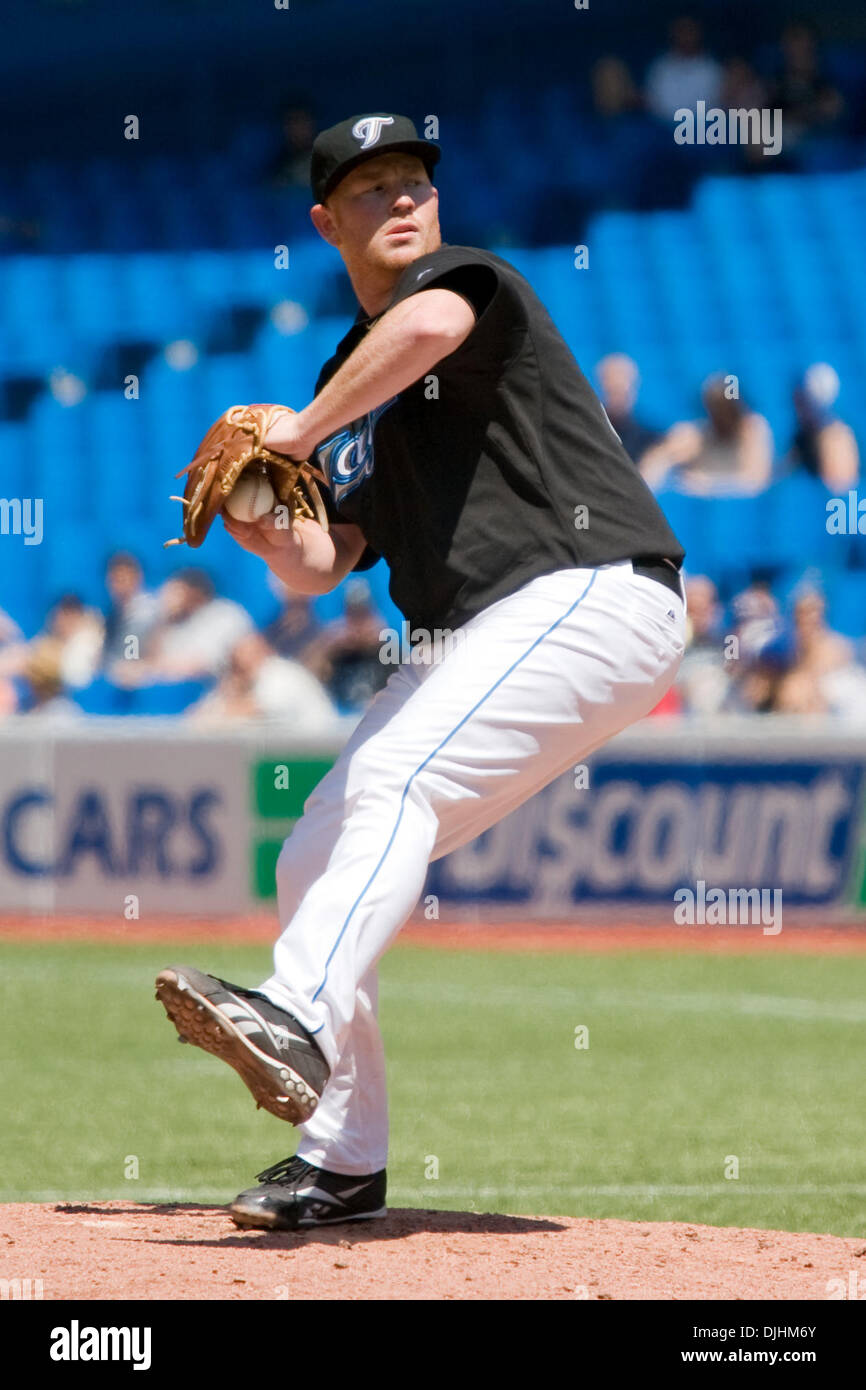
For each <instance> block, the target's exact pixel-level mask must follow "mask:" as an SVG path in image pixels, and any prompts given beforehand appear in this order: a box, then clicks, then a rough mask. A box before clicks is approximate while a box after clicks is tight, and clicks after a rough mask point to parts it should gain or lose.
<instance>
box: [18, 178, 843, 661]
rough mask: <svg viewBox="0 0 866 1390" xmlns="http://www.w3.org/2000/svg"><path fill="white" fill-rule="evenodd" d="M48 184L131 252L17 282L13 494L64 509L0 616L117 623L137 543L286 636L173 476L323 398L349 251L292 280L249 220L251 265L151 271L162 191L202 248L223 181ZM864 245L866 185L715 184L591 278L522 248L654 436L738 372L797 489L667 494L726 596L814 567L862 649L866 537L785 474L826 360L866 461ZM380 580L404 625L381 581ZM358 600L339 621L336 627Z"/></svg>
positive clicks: (194, 262) (163, 255) (173, 231)
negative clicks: (118, 563)
mask: <svg viewBox="0 0 866 1390" xmlns="http://www.w3.org/2000/svg"><path fill="white" fill-rule="evenodd" d="M28 177H29V180H30V183H31V185H32V187H33V188H34V189H36V190H37V191H38V190H40V189H42V190H45V189H48V188H50V189H51V192H52V197H54V196H56V197H57V198H59V199H60V200H61V201H63V200H64V199H66V200H67V202H68V208H69V209H71V208H73V207H75V208H77V209H78V210H79V212H80V213H81V215H82V216H84V215H85V213H86V210H87V208H88V207H89V206H90V205H91V204H92V202H93V199H94V198H95V197H96V195H97V194H99V193H104V192H105V191H106V190H107V189H109V188H110V189H111V190H112V194H113V197H112V199H110V200H105V199H103V202H111V203H114V204H116V211H115V213H114V214H112V215H114V216H116V217H117V219H119V221H120V222H122V223H123V228H124V232H123V238H124V245H125V246H126V249H125V250H124V251H123V252H120V251H118V250H116V249H114V250H103V251H87V252H82V253H80V254H65V253H63V251H62V250H61V249H60V248H59V247H57V248H56V249H55V250H54V251H52V252H50V253H48V254H41V255H25V254H21V255H13V256H7V257H5V258H4V259H3V260H2V261H0V379H2V382H3V384H4V387H5V390H4V393H3V395H2V401H3V412H2V413H3V418H2V419H0V496H4V497H8V496H42V497H43V498H44V499H45V535H44V539H43V542H42V544H41V546H39V547H26V546H24V544H23V538H16V537H12V536H9V537H4V539H3V546H2V550H0V583H2V590H0V606H2V607H4V608H6V609H8V611H9V612H10V613H11V614H12V615H13V616H14V617H15V618H16V619H17V620H18V621H19V622H21V623H22V624H23V626H24V627H25V629H26V630H28V631H33V630H34V629H35V627H36V626H38V624H39V622H40V621H41V619H42V616H43V615H44V612H45V610H46V608H47V606H48V605H49V604H50V603H51V601H52V600H53V599H55V598H56V596H57V594H58V593H59V592H61V591H69V590H73V591H77V592H80V593H81V595H82V597H83V598H85V599H86V600H87V601H88V602H91V603H100V602H102V601H103V599H104V593H103V589H102V573H103V565H104V560H105V557H106V555H107V553H108V552H109V551H110V550H112V549H114V548H116V547H118V546H128V547H130V548H132V549H134V550H135V551H137V552H138V553H139V554H140V555H141V557H142V559H143V561H144V564H145V568H146V570H147V573H148V578H149V580H150V582H152V583H153V582H157V581H158V580H159V579H161V578H162V577H163V576H164V575H166V574H167V573H168V572H170V571H171V570H172V569H173V568H175V567H177V565H178V564H179V563H186V562H189V561H190V560H192V561H194V562H196V563H198V562H202V563H203V564H204V565H205V567H206V568H208V569H209V570H210V571H211V572H212V573H213V576H214V578H215V580H216V582H217V585H218V587H219V589H220V590H221V591H222V592H224V593H225V594H227V595H228V596H230V597H235V598H237V599H239V600H241V601H242V602H244V603H246V604H247V605H248V606H249V607H250V608H251V610H252V611H254V613H255V614H256V616H258V617H267V616H268V615H269V613H270V612H271V610H272V608H273V604H274V601H273V599H272V596H271V595H270V594H269V593H268V591H267V590H266V588H265V587H264V585H263V583H262V575H261V567H260V566H259V564H258V562H257V561H255V560H253V559H252V558H251V557H249V556H243V557H239V555H238V552H237V550H236V549H235V548H234V547H232V546H231V545H230V543H229V542H228V541H227V539H226V538H225V537H224V536H222V534H221V533H220V534H219V535H216V533H215V539H214V541H213V542H211V541H209V542H208V546H207V548H206V549H205V550H204V551H203V552H201V553H200V554H196V555H195V556H190V555H189V554H188V553H187V552H183V551H178V550H169V551H164V550H163V549H162V542H163V540H164V539H165V538H166V537H167V536H170V535H173V534H175V533H176V532H177V528H178V508H177V506H176V504H172V503H170V502H169V501H168V500H167V499H168V494H169V493H170V492H171V491H173V490H174V487H175V484H174V473H175V472H176V471H177V469H178V468H180V467H182V466H183V465H184V463H185V462H186V461H187V460H188V458H189V456H190V454H191V452H192V450H193V449H194V447H195V445H196V443H197V442H198V439H199V438H200V436H201V434H202V433H203V430H204V427H205V425H206V424H207V422H208V421H209V420H210V419H211V418H212V417H213V416H215V415H216V414H217V413H218V412H220V411H221V410H223V409H224V408H225V407H226V406H227V405H229V404H232V403H233V402H235V401H239V400H249V399H264V400H274V399H281V400H285V401H287V402H290V403H298V402H303V401H305V400H307V399H309V397H310V395H311V393H312V391H313V388H314V384H315V379H316V374H317V371H318V368H319V366H320V365H321V363H322V362H323V361H324V360H325V359H326V358H327V356H329V354H330V353H331V352H332V350H333V348H334V347H335V345H336V343H337V341H338V340H339V338H340V336H341V335H342V334H343V333H344V332H345V331H346V328H347V327H348V322H349V319H348V316H347V315H346V314H345V313H344V312H343V310H344V309H345V308H346V307H347V306H349V305H350V304H351V298H350V296H349V295H348V294H347V291H346V286H345V284H344V283H343V282H342V281H341V278H340V277H341V274H342V272H341V270H340V267H339V262H338V259H337V257H336V255H335V253H334V252H332V251H331V250H330V249H329V248H328V247H326V246H324V245H323V244H322V243H320V242H319V241H318V240H316V239H314V238H313V237H312V236H307V237H306V238H305V239H301V240H297V241H293V243H292V246H291V254H290V264H289V268H288V269H285V270H283V269H277V268H276V267H275V261H274V246H272V245H271V244H270V243H269V242H265V243H264V244H263V243H262V238H261V236H259V238H258V241H256V239H255V237H254V236H253V228H252V226H251V224H250V215H249V214H248V215H245V220H244V219H241V220H242V221H243V225H241V224H240V222H238V224H237V225H236V226H235V227H234V229H233V230H232V228H229V229H228V230H227V231H226V235H225V238H223V239H224V240H227V241H229V242H233V245H231V246H228V245H227V246H225V247H224V248H223V249H219V248H216V249H215V248H213V247H211V248H210V249H208V248H207V247H205V249H201V248H198V249H192V248H191V247H187V249H172V250H165V251H157V250H153V249H152V244H153V241H152V238H151V237H150V233H149V232H148V233H147V235H145V234H144V232H143V231H142V227H144V230H145V231H146V230H147V227H146V225H145V224H146V223H147V219H146V218H145V219H144V222H143V223H141V222H139V213H140V211H141V207H142V205H143V203H144V202H147V201H148V198H149V190H150V192H152V191H153V188H154V187H156V186H157V184H158V186H159V188H160V190H161V195H162V200H163V202H165V203H167V204H169V205H171V206H170V208H169V211H167V212H165V213H164V214H161V215H164V216H165V218H166V219H167V221H166V226H167V227H168V228H169V230H168V231H167V232H166V236H167V237H170V238H176V239H177V240H179V241H180V242H181V243H183V241H184V238H183V237H180V236H179V235H178V228H180V227H181V225H182V224H183V226H186V227H187V230H188V231H189V235H190V237H192V238H193V239H195V237H197V236H199V235H200V234H201V231H202V229H201V225H200V218H199V216H198V213H196V211H195V208H196V200H195V198H194V197H193V196H192V193H191V190H192V189H193V187H195V188H197V189H203V188H208V189H210V190H211V192H213V190H214V189H215V188H216V186H217V182H218V179H219V166H218V165H217V164H215V163H214V162H212V161H211V162H209V161H204V162H203V163H200V164H198V165H195V166H194V165H192V164H190V166H189V168H188V169H187V168H181V167H180V166H179V165H176V164H175V163H173V162H172V161H171V160H167V159H163V160H162V161H161V162H160V163H159V164H158V165H156V164H154V166H153V167H151V166H150V165H148V164H146V163H145V164H143V165H142V166H140V167H139V168H138V170H137V172H136V173H135V174H133V173H132V172H128V173H127V174H126V175H125V176H124V178H123V179H122V180H121V181H120V183H119V184H118V182H117V181H116V178H117V169H116V166H115V165H114V164H109V163H108V162H105V161H102V162H100V161H95V162H94V163H93V164H92V165H89V166H88V167H87V170H86V171H85V173H84V174H83V175H82V178H81V180H80V181H79V182H76V181H74V180H73V179H71V178H70V177H69V176H68V171H66V170H65V169H64V168H63V167H62V166H58V165H54V164H50V163H48V162H44V163H42V164H34V165H32V166H31V167H30V170H29V175H28ZM46 196H47V195H46ZM150 201H151V202H152V201H153V200H152V199H150ZM66 206H67V204H66V203H64V207H66ZM70 215H71V214H70ZM185 219H187V220H186V221H185ZM864 225H866V172H844V173H835V174H834V173H815V174H809V175H773V176H761V177H751V178H745V177H727V178H712V179H708V180H705V181H703V182H702V183H700V184H699V185H698V186H697V188H696V190H695V194H694V197H693V199H692V202H691V204H690V206H689V207H687V208H685V209H681V210H678V211H656V212H647V213H634V212H605V213H601V214H599V215H598V216H597V217H596V218H594V219H593V220H592V221H591V223H590V225H589V228H588V230H587V233H586V238H585V239H586V244H587V246H588V248H589V266H588V268H586V269H576V268H575V265H574V254H573V247H571V246H569V245H561V246H550V247H544V248H534V249H516V248H515V249H513V250H512V249H503V250H502V251H501V254H503V255H505V256H506V257H509V258H510V259H511V260H512V261H513V262H514V264H515V265H516V266H517V267H518V268H519V269H520V270H521V271H522V272H523V273H524V274H525V275H527V277H528V278H529V280H530V281H531V282H532V283H533V285H534V286H535V287H536V289H537V291H538V293H539V294H540V295H541V297H542V299H543V300H544V301H545V302H546V303H547V305H548V306H549V308H550V311H551V313H552V314H553V317H554V319H555V320H556V321H557V322H558V324H559V325H560V327H561V329H562V331H563V333H564V334H565V336H566V338H567V340H568V341H569V343H570V345H571V347H572V348H573V350H574V352H575V354H576V356H577V357H578V360H579V361H580V362H581V364H582V366H583V368H584V370H585V371H587V373H588V374H590V375H591V374H592V372H593V369H594V366H595V363H596V362H597V360H598V358H599V356H600V355H601V354H602V353H605V352H609V351H613V350H619V351H626V352H629V353H631V354H632V355H633V356H634V357H635V358H636V359H637V361H638V363H639V366H640V369H641V373H642V379H643V385H642V392H641V397H640V403H639V413H640V415H641V416H642V417H643V418H644V419H645V420H646V421H647V422H648V423H650V424H652V425H655V426H657V427H664V426H666V425H668V424H670V423H672V422H673V421H674V420H677V419H683V418H692V417H694V416H696V415H697V414H698V413H699V408H700V407H699V388H700V384H701V381H702V380H703V378H704V377H705V375H706V374H707V373H708V372H710V371H713V370H724V371H726V372H733V373H736V374H737V375H738V377H739V380H740V389H741V393H742V395H743V396H744V398H745V399H746V400H747V401H748V402H749V403H750V404H751V405H752V406H753V407H754V408H756V409H758V410H760V411H761V412H763V413H764V414H765V415H766V416H767V418H768V419H769V422H770V424H771V427H772V429H773V431H774V435H775V440H776V448H777V456H778V459H779V469H778V472H779V479H778V481H777V482H775V483H774V485H773V486H772V487H771V488H770V489H769V490H768V491H767V492H766V493H765V494H763V495H761V496H759V497H756V498H752V499H744V500H725V501H719V502H708V501H705V500H701V499H697V498H691V497H686V496H684V495H682V494H680V493H677V492H672V491H669V492H665V493H663V494H662V498H661V500H662V504H663V506H664V507H665V508H666V510H667V511H668V514H669V516H670V518H671V521H672V523H673V524H674V526H675V528H676V529H677V530H678V531H679V533H680V534H681V536H682V538H683V540H684V543H685V544H686V546H687V548H688V552H689V558H688V562H687V563H688V564H689V566H690V567H691V568H692V569H693V570H695V571H697V570H702V571H706V572H708V573H710V574H711V575H713V576H714V577H715V578H716V579H717V580H718V581H719V582H720V584H721V585H722V588H723V590H724V592H725V593H728V594H729V593H730V592H731V591H732V590H733V589H734V588H735V587H736V586H737V585H738V584H740V583H743V582H746V581H747V580H748V578H749V576H750V574H751V573H752V572H753V571H755V570H760V571H761V572H762V573H766V574H768V576H769V577H770V578H771V579H773V580H775V581H776V582H777V583H778V585H779V586H780V592H781V591H782V589H783V588H784V584H785V583H786V582H787V580H788V579H789V578H790V576H791V575H792V574H793V573H794V572H796V571H797V569H798V567H800V568H801V569H802V568H803V567H805V566H806V565H808V564H811V565H817V566H819V567H820V568H821V569H822V570H823V571H824V573H825V575H826V584H827V591H828V595H829V598H830V602H831V614H830V616H831V620H832V621H833V622H834V623H836V624H837V625H838V626H839V627H840V628H842V630H844V631H846V632H849V633H851V634H852V635H858V636H859V635H863V633H864V631H866V608H864V601H866V584H864V574H866V537H862V536H853V537H852V536H831V535H830V534H828V532H827V529H826V525H825V506H826V501H827V495H828V494H827V493H826V491H825V489H823V488H822V487H821V485H820V484H818V483H816V482H814V481H813V480H811V479H809V478H807V477H804V476H790V477H788V476H785V473H786V469H785V466H784V456H785V453H786V451H787V449H788V446H789V443H790V438H791V435H792V433H793V427H794V426H793V415H792V410H791V398H790V397H791V387H792V385H793V382H794V379H795V377H796V376H797V374H798V373H799V372H801V371H802V369H803V368H804V367H805V366H806V365H807V364H808V363H809V362H811V361H814V360H816V359H818V358H820V359H824V360H827V361H829V362H831V363H833V365H834V366H835V367H836V368H837V370H838V372H839V375H840V377H841V380H842V395H841V398H840V401H839V408H840V411H841V413H842V415H843V416H844V417H845V418H846V419H848V420H849V422H850V423H851V424H852V426H853V427H854V429H855V431H856V433H857V434H858V436H859V439H860V442H861V448H862V447H863V445H864V443H866V397H864V395H863V393H862V391H859V390H858V389H857V388H858V383H859V382H860V381H862V380H863V377H864V373H866V267H864V261H863V256H862V245H861V242H862V228H863V226H864ZM224 230H225V229H224ZM127 234H129V237H128V240H127ZM221 235H222V234H221ZM106 239H107V240H108V241H110V240H111V238H106ZM219 239H220V238H216V240H217V241H218V240H219ZM22 382H23V386H22ZM28 382H29V383H31V385H30V386H28V385H27V383H28ZM33 383H35V385H34V384H33ZM22 402H23V404H22ZM107 441H110V447H109V446H108V445H107ZM217 531H219V528H217ZM371 582H372V584H373V586H374V591H375V593H376V597H377V600H378V601H379V603H380V604H381V605H382V606H383V608H384V610H385V614H386V616H387V617H388V619H389V621H390V620H394V621H396V620H397V614H396V611H395V610H394V609H393V606H392V605H391V604H390V602H389V600H388V598H387V576H386V574H385V573H384V571H383V570H382V568H381V567H379V568H378V569H377V570H374V571H372V572H371ZM338 602H339V600H336V599H334V598H333V597H332V596H329V597H328V598H327V599H326V600H323V601H322V602H321V607H322V610H323V613H325V614H330V613H331V612H332V610H333V608H334V606H335V604H338Z"/></svg>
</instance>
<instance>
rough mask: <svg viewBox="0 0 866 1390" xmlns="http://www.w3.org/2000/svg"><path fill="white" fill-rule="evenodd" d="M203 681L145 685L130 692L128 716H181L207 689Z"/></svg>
mask: <svg viewBox="0 0 866 1390" xmlns="http://www.w3.org/2000/svg"><path fill="white" fill-rule="evenodd" d="M209 688H210V687H209V685H208V684H206V683H205V682H203V681H175V682H173V683H172V684H170V685H146V686H142V687H141V688H140V689H138V690H135V691H133V692H132V696H133V698H132V701H131V708H130V710H129V713H130V714H137V715H147V716H154V715H171V714H183V713H184V712H185V711H186V710H188V709H189V708H190V706H191V705H194V704H195V702H196V701H197V700H200V699H201V697H202V696H203V695H204V694H205V693H206V691H207V690H208V689H209Z"/></svg>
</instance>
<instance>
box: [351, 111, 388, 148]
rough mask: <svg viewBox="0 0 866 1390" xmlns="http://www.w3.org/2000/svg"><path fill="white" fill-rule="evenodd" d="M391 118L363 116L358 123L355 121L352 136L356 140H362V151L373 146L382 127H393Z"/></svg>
mask: <svg viewBox="0 0 866 1390" xmlns="http://www.w3.org/2000/svg"><path fill="white" fill-rule="evenodd" d="M393 124H394V117H393V116H364V117H363V118H362V119H361V120H360V121H356V122H355V124H354V125H353V126H352V134H353V135H354V137H355V139H356V140H362V141H363V142H364V143H363V144H362V145H361V149H362V150H368V149H369V148H370V146H371V145H375V144H376V142H377V141H378V139H379V136H380V135H381V134H382V127H383V126H386V125H393Z"/></svg>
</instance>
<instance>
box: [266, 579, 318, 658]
mask: <svg viewBox="0 0 866 1390" xmlns="http://www.w3.org/2000/svg"><path fill="white" fill-rule="evenodd" d="M268 584H269V586H270V588H271V589H272V590H273V591H274V593H276V594H278V595H279V597H280V598H281V600H282V604H283V606H282V609H281V611H280V613H278V615H277V617H276V618H274V619H273V621H272V622H270V623H268V625H267V627H266V628H265V629H264V633H265V637H266V638H267V640H268V641H269V642H270V644H271V646H272V647H273V649H274V651H275V652H276V653H277V655H278V656H285V657H288V658H290V659H291V660H292V661H300V663H301V664H302V665H306V664H307V661H306V657H307V651H308V649H309V647H310V645H311V644H312V643H313V642H314V641H315V640H316V638H317V637H319V635H320V634H321V631H322V624H321V623H320V622H319V620H318V618H317V617H316V614H315V611H314V609H313V600H312V598H310V596H309V594H296V593H293V592H292V590H291V589H289V588H288V587H287V586H286V585H285V584H283V583H281V581H280V580H279V579H277V578H276V576H275V575H272V574H271V573H270V571H268Z"/></svg>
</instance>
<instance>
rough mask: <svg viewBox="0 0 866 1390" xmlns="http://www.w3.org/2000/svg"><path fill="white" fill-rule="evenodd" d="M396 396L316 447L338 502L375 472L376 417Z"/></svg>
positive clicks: (382, 412)
mask: <svg viewBox="0 0 866 1390" xmlns="http://www.w3.org/2000/svg"><path fill="white" fill-rule="evenodd" d="M396 400H397V397H396V396H392V397H391V399H390V401H385V402H384V403H383V404H382V405H377V407H376V409H375V410H371V411H370V413H369V414H368V415H365V416H364V418H363V419H362V420H355V421H354V422H353V423H352V424H351V425H346V427H345V428H344V429H342V430H339V431H338V433H337V434H332V435H331V437H330V439H326V440H324V442H323V443H321V444H320V445H319V447H318V449H317V450H316V457H317V459H318V463H319V467H320V468H321V470H322V472H323V473H324V475H325V477H326V478H327V479H328V486H329V488H330V489H331V496H332V497H333V499H334V501H335V502H337V503H339V502H341V501H342V499H343V498H344V497H346V496H348V494H349V493H350V492H354V490H355V488H356V487H358V485H359V484H360V483H362V482H363V481H364V479H365V478H369V477H370V475H371V473H372V472H373V468H374V466H375V459H374V452H373V431H374V430H375V428H376V421H377V420H378V419H379V417H380V416H382V415H384V413H385V411H386V410H390V408H391V406H392V405H393V404H394V402H395V401H396Z"/></svg>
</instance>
